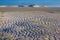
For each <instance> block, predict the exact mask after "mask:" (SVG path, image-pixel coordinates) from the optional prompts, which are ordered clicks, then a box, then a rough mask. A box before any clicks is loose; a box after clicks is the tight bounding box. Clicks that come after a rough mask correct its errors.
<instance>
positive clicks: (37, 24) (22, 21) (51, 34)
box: [0, 9, 60, 40]
mask: <svg viewBox="0 0 60 40" xmlns="http://www.w3.org/2000/svg"><path fill="white" fill-rule="evenodd" d="M46 10H47V9H46ZM1 13H3V14H1ZM59 13H60V12H59V11H54V12H53V11H43V10H40V11H33V10H32V11H3V12H0V15H1V16H0V40H60V14H59Z"/></svg>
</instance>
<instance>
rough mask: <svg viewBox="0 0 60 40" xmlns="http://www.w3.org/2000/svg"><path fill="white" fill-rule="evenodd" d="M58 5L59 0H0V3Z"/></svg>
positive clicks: (59, 3)
mask: <svg viewBox="0 0 60 40" xmlns="http://www.w3.org/2000/svg"><path fill="white" fill-rule="evenodd" d="M30 4H38V5H57V6H59V5H60V0H0V5H30Z"/></svg>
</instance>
